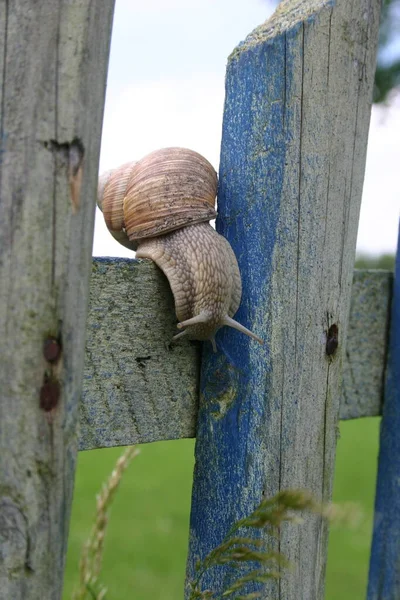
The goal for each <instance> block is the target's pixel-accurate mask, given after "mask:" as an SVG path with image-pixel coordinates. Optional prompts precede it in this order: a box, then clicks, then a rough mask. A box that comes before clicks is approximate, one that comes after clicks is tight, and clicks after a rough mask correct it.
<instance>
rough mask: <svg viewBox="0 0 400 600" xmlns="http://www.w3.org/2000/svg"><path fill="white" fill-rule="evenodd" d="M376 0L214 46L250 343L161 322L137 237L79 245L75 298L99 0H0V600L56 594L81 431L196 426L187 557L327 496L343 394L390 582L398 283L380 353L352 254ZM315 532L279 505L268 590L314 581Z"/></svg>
mask: <svg viewBox="0 0 400 600" xmlns="http://www.w3.org/2000/svg"><path fill="white" fill-rule="evenodd" d="M379 5H380V1H379V0H336V1H333V0H305V1H301V0H284V1H283V2H282V3H281V4H280V6H279V7H278V9H277V11H276V13H275V14H274V15H273V17H272V18H271V19H270V20H269V21H267V22H266V23H265V24H263V25H262V26H260V27H259V28H257V29H256V30H255V31H254V32H252V33H251V34H250V35H249V36H248V38H247V39H246V40H245V41H244V42H243V43H242V44H240V45H239V46H238V47H237V48H236V49H235V50H234V52H233V53H232V55H231V56H230V57H229V60H228V67H227V76H226V101H225V112H224V124H223V136H222V147H221V163H220V190H219V197H218V211H219V218H218V220H217V228H218V229H219V231H220V232H222V233H223V234H224V235H225V236H226V237H227V238H228V239H229V240H230V242H231V244H232V246H233V247H234V250H235V252H236V255H237V257H238V261H239V265H240V269H241V272H242V278H243V287H244V293H243V299H242V304H241V308H240V310H239V313H238V317H239V320H240V321H241V322H242V323H244V324H245V325H246V326H248V327H250V328H251V329H252V330H253V331H255V332H256V333H257V334H258V335H260V336H261V337H262V338H263V339H264V340H265V344H264V346H263V347H260V346H259V345H258V344H256V343H254V342H253V341H251V340H250V339H248V338H246V337H245V336H240V334H239V333H238V332H236V331H234V330H226V331H225V330H222V331H221V332H220V333H219V334H218V336H217V345H218V352H217V353H216V354H213V353H212V352H211V349H210V347H209V345H208V344H204V345H203V347H202V348H201V346H200V345H199V344H191V343H189V342H187V343H181V344H176V345H171V344H170V343H169V341H170V339H171V337H172V335H173V333H174V332H175V318H174V310H173V304H172V295H171V292H170V291H169V288H168V286H167V283H166V281H165V278H164V276H163V275H161V273H160V272H159V271H158V270H157V268H156V267H155V266H154V265H153V264H151V263H148V262H146V261H135V260H131V261H130V260H122V259H121V260H111V259H97V260H94V261H93V265H92V280H91V287H90V310H89V315H88V320H86V313H87V304H88V295H89V294H88V292H89V275H90V250H91V241H92V233H93V214H94V204H95V190H96V180H97V164H98V152H99V145H100V144H99V142H100V131H101V119H102V110H103V103H104V89H105V78H106V68H107V60H108V47H109V40H110V31H111V22H112V11H113V2H112V0H105V1H104V2H101V3H94V2H90V0H79V1H78V0H60V1H59V2H58V3H54V2H53V0H42V2H40V3H31V2H28V0H21V1H20V2H15V1H10V2H6V3H2V4H1V5H0V29H1V31H2V34H3V40H4V43H3V44H2V45H1V51H0V61H1V65H2V70H1V72H2V93H1V95H0V98H1V106H0V109H1V125H0V126H1V144H2V146H1V164H0V167H1V171H0V190H1V205H0V248H1V257H0V299H1V303H0V343H1V361H0V389H1V401H0V477H1V479H0V599H1V600H11V599H12V600H20V599H21V600H22V599H24V600H31V599H32V600H33V599H35V600H36V599H39V598H40V599H41V600H43V599H49V600H53V599H57V598H60V597H61V590H62V580H63V568H64V560H65V549H66V540H67V531H68V526H69V515H70V506H71V499H72V489H73V480H74V470H75V460H76V453H77V450H78V446H79V449H81V450H84V449H89V448H100V447H109V446H116V445H124V444H133V443H138V442H151V441H154V440H161V439H176V438H182V437H193V436H195V435H196V466H195V473H194V483H193V501H192V514H191V526H190V548H189V558H188V569H187V571H188V578H189V579H190V578H192V577H193V570H194V565H195V562H196V561H197V559H198V558H201V557H203V556H205V554H206V553H207V552H209V551H210V550H211V549H212V548H213V547H214V546H215V545H217V544H218V543H219V542H220V541H221V539H222V538H223V536H224V534H225V533H226V531H227V529H228V528H229V525H230V524H232V522H233V521H235V520H237V519H238V518H240V517H242V516H244V515H245V514H247V513H249V512H250V511H251V510H252V509H253V508H254V507H255V506H256V505H257V504H258V503H259V502H260V500H261V499H262V498H263V497H264V496H270V495H273V494H275V493H276V492H277V491H278V490H280V489H285V488H293V487H301V488H307V489H308V490H311V491H312V493H313V494H314V495H315V497H316V498H317V499H321V500H324V501H327V500H329V499H330V497H331V492H332V481H333V475H334V459H335V448H336V437H337V422H338V418H343V419H348V418H358V417H362V416H370V415H378V414H381V413H382V405H383V415H384V416H383V426H382V443H381V454H380V468H379V478H378V488H377V489H378V494H377V503H376V505H377V511H376V524H375V533H374V541H373V547H372V558H371V571H370V585H369V592H368V598H369V600H378V599H379V600H395V599H398V598H400V568H399V563H398V556H399V555H400V548H399V544H400V542H399V540H400V531H399V528H400V520H399V514H400V506H399V502H400V500H399V499H400V494H399V491H400V490H399V481H400V464H399V461H400V448H399V439H400V438H399V437H398V435H397V432H398V431H399V426H400V422H399V420H400V410H399V401H400V400H399V396H398V390H397V391H396V382H399V381H400V373H399V369H400V366H399V362H398V361H399V358H398V357H399V355H400V353H399V350H400V349H399V347H398V345H399V342H398V340H397V339H396V337H395V335H394V334H393V332H394V331H395V328H396V327H397V331H398V328H399V319H400V317H399V310H400V309H399V307H400V290H399V289H398V288H396V290H395V301H394V316H393V320H392V336H391V342H390V344H391V346H390V352H389V358H387V348H388V336H389V314H390V304H391V289H392V279H391V275H390V274H388V273H385V272H371V271H368V272H364V271H361V272H357V271H356V272H353V264H354V253H355V243H356V234H357V225H358V214H359V207H360V201H361V192H362V184H363V177H364V167H365V155H366V148H367V137H368V126H369V117H370V108H371V98H372V87H373V79H374V69H375V59H376V45H377V36H378V22H379ZM399 279H400V277H399V276H398V275H397V279H396V282H397V283H396V286H398V281H399ZM352 281H353V285H352ZM396 294H397V296H396ZM396 298H397V300H396ZM85 323H86V331H87V343H86V359H85V369H84V370H83V364H84V352H85ZM332 325H334V326H336V328H337V331H338V335H337V336H336V335H335V336H334V337H335V338H336V337H337V339H331V340H330V339H329V337H332V332H333V331H334V329H332ZM336 341H337V342H338V344H337V347H336ZM327 344H328V345H327ZM327 350H328V351H327ZM387 360H389V368H388V378H387V383H386V397H385V402H384V404H383V398H384V388H385V372H386V365H387ZM396 361H397V362H396ZM82 376H83V395H82V394H81V391H82ZM81 397H82V398H83V401H82V403H81V408H80V430H79V431H80V433H79V436H78V433H77V432H78V428H77V421H78V416H79V415H78V413H79V404H80V399H81ZM327 536H328V531H327V525H326V523H325V522H324V521H323V520H322V519H321V518H320V517H318V516H309V517H307V518H306V520H305V523H304V524H303V525H302V526H301V527H297V528H295V527H290V526H284V527H282V528H281V530H280V532H279V537H278V538H277V539H276V541H275V545H276V548H277V549H279V550H281V551H282V552H283V553H284V554H286V556H287V557H288V558H289V559H290V560H291V561H292V564H293V565H294V567H293V569H292V570H290V571H288V572H287V573H285V574H284V576H283V578H282V579H281V580H280V581H278V582H273V581H271V583H268V584H264V585H263V586H261V590H262V597H263V598H271V599H274V600H275V599H278V598H280V599H281V600H300V599H301V600H322V598H323V597H324V576H325V565H326V554H327ZM349 568H351V565H349ZM236 576H237V572H235V573H234V572H233V571H232V570H231V569H229V568H228V567H227V568H221V569H217V570H213V571H211V572H210V574H209V575H208V578H207V577H206V578H205V582H204V585H205V586H206V587H211V588H212V589H214V590H217V592H218V593H219V594H221V590H222V588H223V586H226V585H227V584H228V583H229V582H231V581H232V579H233V578H234V577H236ZM253 589H254V588H252V587H251V586H249V587H248V589H247V590H246V591H247V592H249V591H251V590H253ZM259 589H260V588H259ZM132 598H134V590H133V591H132Z"/></svg>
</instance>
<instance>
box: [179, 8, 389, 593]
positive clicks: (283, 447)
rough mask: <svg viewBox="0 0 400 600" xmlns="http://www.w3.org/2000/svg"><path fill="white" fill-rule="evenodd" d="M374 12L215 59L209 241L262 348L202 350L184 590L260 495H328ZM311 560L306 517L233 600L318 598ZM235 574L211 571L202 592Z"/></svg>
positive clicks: (323, 19) (284, 32)
mask: <svg viewBox="0 0 400 600" xmlns="http://www.w3.org/2000/svg"><path fill="white" fill-rule="evenodd" d="M379 5H380V0H337V1H336V2H332V1H323V0H308V1H300V0H299V1H294V0H286V1H283V2H282V3H281V4H280V6H279V7H278V9H277V11H276V13H275V14H274V15H273V16H272V18H271V19H270V20H269V21H267V22H266V23H265V24H263V25H262V26H260V27H259V28H258V29H256V30H255V31H254V32H253V33H252V34H250V35H249V36H248V38H247V39H246V40H245V41H244V42H243V43H242V44H240V45H239V46H238V47H237V48H236V49H235V50H234V52H233V53H232V55H231V56H230V58H229V61H228V68H227V77H226V99H225V114H224V125H223V137H222V149H221V163H220V192H219V204H218V212H219V219H218V222H217V227H218V229H219V231H220V232H222V233H223V234H224V235H226V236H227V238H228V239H229V240H230V242H231V243H232V245H233V247H234V250H235V252H236V255H237V257H238V261H239V264H240V268H241V272H242V276H243V298H242V304H241V308H240V311H239V313H238V320H239V321H241V322H242V323H244V324H245V325H246V326H247V327H250V328H251V329H252V330H253V331H254V332H255V333H257V335H259V336H261V337H263V338H264V340H265V345H264V347H260V346H259V345H258V344H257V343H256V342H253V341H251V340H249V339H248V338H247V337H245V336H241V335H240V334H238V333H237V332H236V331H233V330H232V331H231V330H227V329H225V330H222V331H221V332H220V334H219V335H218V337H217V345H218V353H217V354H215V355H214V354H213V353H212V352H211V350H210V347H209V345H207V344H205V345H204V354H203V364H202V380H201V397H200V410H199V420H198V428H197V442H196V464H195V475H194V487H193V497H192V513H191V533H190V552H189V559H188V581H190V580H192V579H193V577H194V572H195V565H196V561H197V560H198V559H201V558H204V556H205V555H206V554H207V553H208V552H209V551H210V550H211V549H212V548H213V547H215V546H216V545H218V544H219V543H220V542H221V541H222V539H223V537H224V535H225V534H226V533H227V531H228V529H229V526H230V524H232V522H234V521H235V520H237V519H238V518H240V517H243V516H244V515H246V514H248V513H249V512H250V511H251V510H252V509H254V507H255V506H256V505H258V503H259V502H260V501H261V500H262V498H263V497H265V496H266V497H268V496H272V495H273V494H275V493H276V492H277V491H278V490H279V489H286V488H293V487H294V488H297V487H301V488H307V489H308V490H311V491H312V492H313V493H314V495H315V496H316V497H317V498H320V499H323V500H328V499H329V498H330V497H331V489H332V481H333V471H334V457H335V447H336V435H337V419H338V410H339V399H340V387H341V381H342V364H343V358H344V352H345V342H346V328H347V320H348V314H349V303H350V293H351V281H352V276H353V266H354V254H355V245H356V236H357V226H358V215H359V207H360V201H361V192H362V185H363V177H364V167H365V155H366V148H367V137H368V127H369V117H370V107H371V99H372V87H373V80H374V69H375V59H376V45H377V34H378V21H379ZM332 325H336V326H337V328H338V336H335V334H334V333H335V330H334V328H332ZM328 332H329V334H328ZM335 338H337V339H338V346H337V348H336V342H335ZM335 348H336V349H335ZM272 543H273V542H272V540H271V544H272ZM326 548H327V526H326V524H325V523H324V522H322V520H321V519H320V518H318V517H316V516H313V517H307V518H306V520H305V523H304V524H303V525H302V526H301V527H297V526H294V525H287V526H284V527H283V528H282V529H281V531H280V533H279V538H278V540H277V541H276V542H275V549H278V550H280V551H281V552H283V553H284V554H285V555H286V556H287V557H288V558H289V559H290V560H291V561H292V563H293V569H292V570H291V571H288V572H286V573H284V575H283V578H282V580H281V581H280V582H271V583H269V584H257V585H248V586H247V587H246V588H244V590H242V591H241V593H243V594H244V593H250V592H251V591H254V590H260V589H261V590H262V597H263V598H274V599H278V598H281V599H282V600H300V599H302V600H321V599H322V598H323V595H324V575H325V563H326ZM245 572H246V568H245V567H243V568H240V569H232V568H231V567H230V566H227V567H226V566H224V567H218V568H215V569H212V570H211V571H210V572H208V573H207V574H206V576H205V577H204V581H203V589H211V590H213V591H215V592H216V597H218V598H219V597H221V593H222V590H223V589H224V588H225V587H226V586H227V585H228V584H229V583H230V582H232V581H233V580H234V579H235V578H237V577H238V576H239V575H243V574H244V573H245ZM186 590H187V597H188V596H189V591H188V590H189V585H188V582H187V585H186Z"/></svg>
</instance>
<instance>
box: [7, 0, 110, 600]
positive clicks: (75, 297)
mask: <svg viewBox="0 0 400 600" xmlns="http://www.w3.org/2000/svg"><path fill="white" fill-rule="evenodd" d="M112 10H113V2H112V0H108V1H106V2H101V3H96V2H91V1H90V0H59V1H58V2H54V1H53V0H42V1H41V2H30V1H29V0H20V1H19V2H2V3H1V6H0V31H1V32H2V34H3V36H2V43H1V47H2V53H1V56H0V59H1V60H2V65H1V67H2V68H1V70H0V81H1V93H0V98H1V99H2V105H1V118H0V142H1V162H0V195H1V202H0V248H1V253H0V355H1V358H0V598H1V599H2V600H11V599H12V600H22V599H23V600H39V599H40V600H42V599H45V598H46V599H47V598H48V599H50V598H51V599H53V598H54V599H55V600H56V599H57V598H61V592H62V582H63V569H64V557H65V548H66V540H67V534H68V527H69V513H70V505H71V498H72V490H73V482H74V470H75V459H76V452H77V433H76V424H77V417H78V403H79V399H80V396H81V385H82V374H83V359H84V348H85V321H86V312H87V300H88V285H89V274H90V260H91V248H92V236H93V221H94V207H95V195H96V187H97V170H98V155H99V146H100V134H101V123H102V115H103V104H104V91H105V79H106V70H107V63H108V48H109V40H110V34H111V20H112ZM50 339H54V341H50V343H49V345H47V346H45V343H46V340H50Z"/></svg>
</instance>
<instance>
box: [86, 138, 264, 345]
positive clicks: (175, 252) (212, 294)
mask: <svg viewBox="0 0 400 600" xmlns="http://www.w3.org/2000/svg"><path fill="white" fill-rule="evenodd" d="M217 186H218V179H217V174H216V172H215V170H214V169H213V167H212V166H211V164H210V163H209V162H208V161H207V160H206V159H205V158H203V157H202V156H201V155H200V154H198V153H197V152H193V151H192V150H188V149H186V148H164V149H162V150H157V151H155V152H152V153H151V154H148V155H147V156H145V157H144V158H143V159H141V160H140V161H138V162H132V163H126V164H124V165H122V166H121V167H119V168H117V169H114V170H112V171H109V172H107V173H104V174H103V175H102V176H101V177H100V179H99V185H98V202H97V203H98V206H99V208H100V209H101V210H102V211H103V215H104V220H105V222H106V225H107V227H108V229H109V231H110V233H111V234H112V235H113V236H114V238H115V239H117V241H119V242H120V243H121V244H123V245H124V246H126V247H127V248H130V249H132V250H136V256H137V257H138V258H150V259H151V260H153V261H154V262H155V263H156V264H157V266H158V267H160V269H161V270H162V271H163V272H164V273H165V275H166V276H167V278H168V280H169V283H170V286H171V289H172V293H173V295H174V300H175V312H176V316H177V318H178V321H179V323H178V328H179V329H183V331H181V332H180V333H178V334H177V335H176V336H174V339H177V338H179V337H183V336H186V337H188V338H189V339H198V340H210V341H211V342H212V345H213V348H214V351H215V350H216V345H215V339H214V336H215V333H216V332H217V330H218V329H220V328H221V327H222V326H224V325H228V326H230V327H234V328H235V329H238V330H239V331H242V332H243V333H245V334H246V335H249V336H250V337H252V338H254V339H256V340H257V341H259V342H261V343H262V340H261V339H260V338H258V337H257V336H256V335H254V334H253V333H252V332H251V331H249V330H248V329H246V328H245V327H244V326H243V325H241V324H240V323H238V322H236V321H234V320H233V319H232V316H233V315H234V314H235V312H236V311H237V309H238V308H239V304H240V299H241V294H242V285H241V279H240V272H239V267H238V264H237V261H236V257H235V255H234V252H233V250H232V248H231V246H230V244H229V242H228V241H227V240H226V239H225V238H224V237H223V236H221V235H219V234H218V233H217V232H216V231H215V229H213V228H212V227H211V225H210V224H209V222H208V221H210V219H213V218H215V217H216V212H215V208H214V203H215V196H216V193H217Z"/></svg>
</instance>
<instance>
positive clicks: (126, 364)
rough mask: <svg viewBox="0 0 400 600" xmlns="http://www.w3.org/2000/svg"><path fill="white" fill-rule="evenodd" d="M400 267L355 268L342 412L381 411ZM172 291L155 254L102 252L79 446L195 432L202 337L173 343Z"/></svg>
mask: <svg viewBox="0 0 400 600" xmlns="http://www.w3.org/2000/svg"><path fill="white" fill-rule="evenodd" d="M391 284H392V273H390V272H388V271H358V270H356V271H355V272H354V278H353V287H352V299H351V309H350V320H349V329H348V340H347V348H346V357H345V358H344V365H343V390H342V398H341V404H340V418H341V419H354V418H358V417H368V416H375V415H379V414H381V411H382V393H383V390H382V388H383V380H384V372H385V361H386V347H387V335H388V315H389V307H390V294H391ZM175 322H176V319H175V311H174V307H173V298H172V294H171V291H170V289H169V286H168V282H167V280H166V278H165V277H164V275H163V274H162V273H161V271H159V270H158V269H157V268H156V267H155V266H154V264H153V263H151V262H150V261H136V260H130V259H123V258H121V259H113V258H95V259H94V260H93V267H92V279H91V287H90V302H89V315H88V320H87V340H86V360H85V371H84V381H83V397H82V405H81V412H80V441H79V448H80V450H89V449H91V448H102V447H111V446H121V445H131V444H138V443H144V442H154V441H158V440H167V439H178V438H191V437H194V436H195V431H196V420H197V408H198V407H197V404H198V402H197V399H198V394H199V372H200V344H199V343H197V342H184V341H180V342H179V343H176V344H172V343H171V339H172V336H173V335H174V334H175V333H176V326H175Z"/></svg>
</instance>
